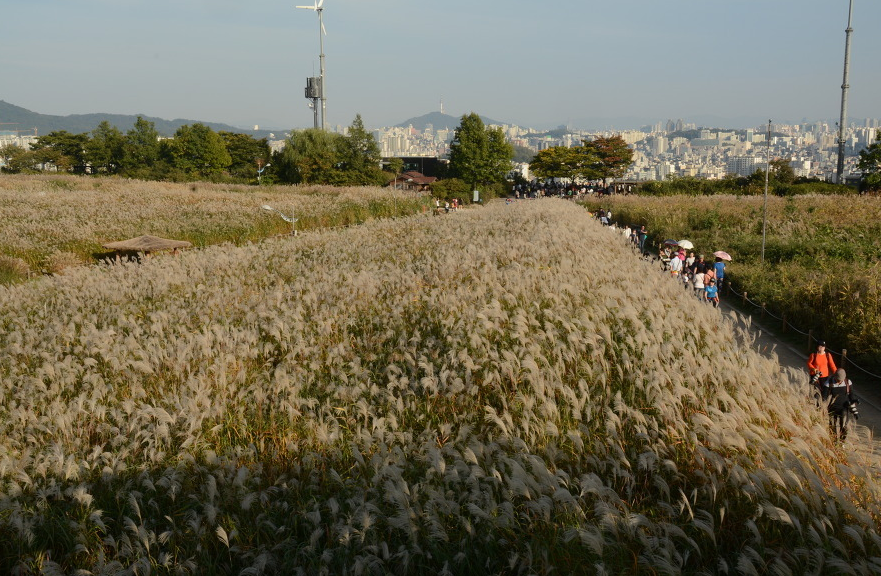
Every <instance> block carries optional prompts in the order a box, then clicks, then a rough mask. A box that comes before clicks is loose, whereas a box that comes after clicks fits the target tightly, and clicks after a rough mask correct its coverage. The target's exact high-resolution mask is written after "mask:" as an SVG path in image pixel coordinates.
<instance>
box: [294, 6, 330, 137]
mask: <svg viewBox="0 0 881 576" xmlns="http://www.w3.org/2000/svg"><path fill="white" fill-rule="evenodd" d="M323 4H324V0H315V4H314V5H312V6H297V8H304V9H306V10H315V12H317V13H318V46H319V49H320V53H319V55H318V60H319V62H320V63H321V76H320V77H321V87H320V89H321V129H322V130H324V129H325V124H326V122H325V119H326V118H327V98H326V97H325V95H324V37H325V36H326V35H327V30H325V29H324V20H322V14H321V13H322V11H323V10H324V8H322V7H321V6H322V5H323Z"/></svg>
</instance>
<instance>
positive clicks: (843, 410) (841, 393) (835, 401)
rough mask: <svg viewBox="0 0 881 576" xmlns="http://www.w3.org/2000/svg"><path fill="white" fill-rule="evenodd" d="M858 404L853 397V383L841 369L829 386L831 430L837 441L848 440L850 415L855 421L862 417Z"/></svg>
mask: <svg viewBox="0 0 881 576" xmlns="http://www.w3.org/2000/svg"><path fill="white" fill-rule="evenodd" d="M857 403H858V402H857V401H856V399H855V398H854V397H853V382H851V381H850V380H848V378H847V373H846V372H845V371H844V368H839V369H838V370H836V371H835V375H834V376H833V377H832V378H831V382H830V384H829V403H828V404H827V410H828V412H829V428H830V429H831V431H832V436H833V437H834V438H835V439H836V440H839V441H844V439H845V438H847V415H848V414H850V415H851V416H853V418H854V419H856V418H859V417H860V413H859V412H858V411H857V408H856V405H857Z"/></svg>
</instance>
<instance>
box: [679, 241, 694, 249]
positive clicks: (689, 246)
mask: <svg viewBox="0 0 881 576" xmlns="http://www.w3.org/2000/svg"><path fill="white" fill-rule="evenodd" d="M677 244H679V247H680V248H685V249H686V250H691V249H692V248H694V244H692V243H691V240H680V241H679V242H677Z"/></svg>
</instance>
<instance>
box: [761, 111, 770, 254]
mask: <svg viewBox="0 0 881 576" xmlns="http://www.w3.org/2000/svg"><path fill="white" fill-rule="evenodd" d="M769 174H771V121H770V120H768V152H767V155H766V161H765V208H764V210H763V211H762V264H764V263H765V230H766V229H767V228H768V180H769V178H770V176H769Z"/></svg>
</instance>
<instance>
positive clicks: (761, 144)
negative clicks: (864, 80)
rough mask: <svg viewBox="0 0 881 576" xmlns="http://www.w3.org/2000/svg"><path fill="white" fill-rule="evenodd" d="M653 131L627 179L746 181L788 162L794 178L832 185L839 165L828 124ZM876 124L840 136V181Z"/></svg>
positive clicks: (640, 144)
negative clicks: (842, 148) (771, 164)
mask: <svg viewBox="0 0 881 576" xmlns="http://www.w3.org/2000/svg"><path fill="white" fill-rule="evenodd" d="M669 124H670V123H668V124H667V126H665V127H664V129H662V130H658V129H657V128H658V127H657V126H655V127H653V129H652V130H651V131H649V132H645V133H644V136H643V137H642V138H641V139H639V140H637V141H635V142H634V143H633V146H634V150H635V154H634V164H633V166H632V167H631V169H630V171H629V173H628V175H627V178H628V179H632V180H664V179H666V178H667V177H669V176H671V175H673V176H683V177H685V176H692V177H698V178H706V179H719V178H724V177H725V176H726V175H728V174H737V175H740V176H749V175H750V174H752V173H754V172H755V171H756V170H757V169H764V168H765V166H766V164H767V159H768V158H769V157H770V158H771V159H772V160H777V159H783V160H786V161H787V162H789V164H790V166H791V167H792V168H793V170H794V171H795V174H796V176H804V177H811V178H819V179H821V180H827V181H830V182H834V181H835V180H836V166H837V160H838V127H837V126H835V125H834V124H830V123H828V122H803V123H800V124H771V126H770V138H769V135H768V132H769V130H768V128H769V127H768V126H767V125H765V126H757V127H755V128H753V129H747V130H707V129H701V130H694V129H691V130H689V129H687V128H683V129H680V130H674V131H672V132H670V131H668V130H667V128H668V127H669ZM879 126H881V121H879V120H878V119H868V120H863V121H862V122H860V123H853V124H851V125H850V126H848V128H847V129H846V131H845V135H846V141H845V169H844V176H845V177H847V176H848V175H849V174H854V173H856V172H857V169H856V165H857V162H858V160H859V152H860V150H863V149H865V148H866V147H867V146H869V145H870V144H872V143H873V142H874V141H875V137H876V132H877V131H878V129H879Z"/></svg>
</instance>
